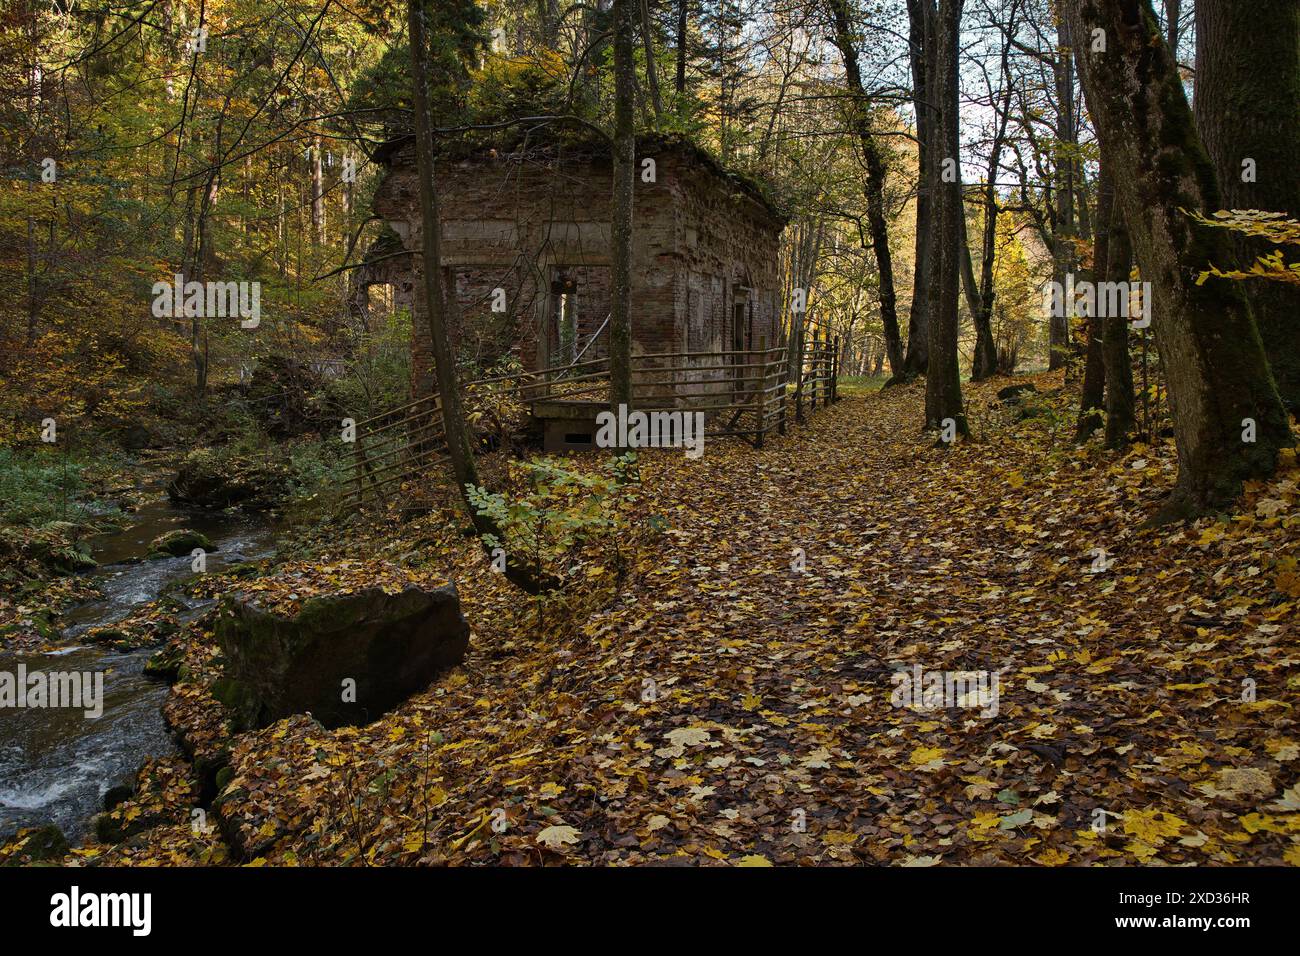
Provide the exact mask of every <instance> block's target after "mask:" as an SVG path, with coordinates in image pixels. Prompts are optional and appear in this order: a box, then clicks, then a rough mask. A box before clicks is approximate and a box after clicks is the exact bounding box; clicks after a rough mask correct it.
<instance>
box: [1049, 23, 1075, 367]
mask: <svg viewBox="0 0 1300 956" xmlns="http://www.w3.org/2000/svg"><path fill="white" fill-rule="evenodd" d="M1052 73H1053V77H1054V79H1055V81H1056V221H1055V229H1054V230H1053V235H1052V240H1053V243H1052V267H1053V269H1052V279H1053V280H1054V281H1056V282H1059V283H1061V284H1062V285H1064V284H1065V281H1066V276H1067V275H1068V274H1069V273H1071V272H1073V271H1074V260H1075V255H1074V229H1075V226H1074V212H1075V206H1074V200H1075V167H1076V157H1077V156H1078V149H1079V132H1078V125H1077V124H1076V122H1075V111H1074V50H1073V47H1072V45H1071V39H1070V26H1069V23H1068V22H1067V21H1062V22H1061V23H1059V24H1058V25H1057V29H1056V57H1055V58H1054V59H1053V60H1052ZM1064 311H1065V312H1067V313H1068V310H1064ZM1048 332H1049V334H1048V347H1049V348H1050V350H1051V351H1050V353H1049V356H1048V368H1053V369H1056V368H1061V367H1062V366H1063V365H1065V363H1066V362H1067V361H1068V360H1069V357H1070V351H1071V348H1072V340H1071V336H1070V318H1069V315H1068V314H1062V315H1055V314H1054V315H1052V316H1051V318H1050V322H1049V325H1048Z"/></svg>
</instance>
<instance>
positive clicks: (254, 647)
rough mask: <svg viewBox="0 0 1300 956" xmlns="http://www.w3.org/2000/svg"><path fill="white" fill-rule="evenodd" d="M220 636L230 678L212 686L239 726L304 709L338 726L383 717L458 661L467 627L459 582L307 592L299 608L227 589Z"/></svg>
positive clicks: (254, 725)
mask: <svg viewBox="0 0 1300 956" xmlns="http://www.w3.org/2000/svg"><path fill="white" fill-rule="evenodd" d="M216 636H217V640H218V642H219V644H220V646H221V650H222V653H223V655H224V657H225V675H224V676H223V677H222V678H220V679H219V680H217V681H216V683H215V684H214V686H213V689H212V690H213V694H214V696H216V698H217V699H218V700H220V701H221V702H222V703H224V704H225V705H226V706H227V707H228V708H229V709H230V710H231V711H232V712H233V716H232V725H233V726H234V727H235V728H236V729H238V730H248V729H255V728H259V727H265V726H266V725H267V724H270V723H272V722H274V721H276V720H279V719H281V718H282V717H287V716H289V715H290V714H302V713H310V714H311V715H312V716H313V717H315V718H316V719H317V720H319V721H320V722H321V723H322V724H323V725H325V726H326V727H338V726H341V725H344V724H362V723H367V722H369V721H371V720H374V719H376V718H377V717H379V716H381V715H382V714H383V713H385V712H386V711H387V710H389V709H391V708H392V707H394V706H396V705H397V704H400V703H401V702H402V701H404V700H406V698H407V697H409V696H410V695H411V694H414V693H416V692H418V691H421V690H423V689H424V688H426V687H428V686H429V684H430V683H431V682H432V680H433V679H434V677H435V676H436V675H437V674H438V672H440V671H442V670H444V669H446V668H448V667H451V666H454V665H455V664H458V663H460V661H461V660H462V659H463V658H464V656H465V651H466V649H467V648H468V646H469V625H468V624H467V623H466V622H465V619H464V617H462V616H461V612H460V598H459V596H458V595H457V593H456V589H455V586H454V585H451V584H448V585H445V586H443V587H440V588H433V589H426V588H421V587H417V586H414V585H412V586H410V587H407V588H406V589H405V590H403V591H401V592H399V593H397V594H389V593H386V592H385V591H384V590H383V589H381V588H377V587H372V588H366V589H365V590H362V591H356V592H352V593H348V594H327V595H321V596H318V597H313V598H309V599H308V600H307V601H305V602H304V603H303V604H302V606H301V609H300V610H299V611H298V613H297V614H289V613H281V612H278V611H271V610H266V609H264V608H263V607H262V606H260V605H259V604H258V603H257V596H256V595H238V594H236V595H227V596H226V597H225V598H224V599H223V602H222V605H221V610H220V612H219V614H218V617H217V625H216Z"/></svg>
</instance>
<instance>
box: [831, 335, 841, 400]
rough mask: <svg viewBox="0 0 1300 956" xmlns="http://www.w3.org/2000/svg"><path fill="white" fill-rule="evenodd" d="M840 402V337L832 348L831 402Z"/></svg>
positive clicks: (836, 337)
mask: <svg viewBox="0 0 1300 956" xmlns="http://www.w3.org/2000/svg"><path fill="white" fill-rule="evenodd" d="M839 400H840V337H839V336H838V335H837V336H835V344H834V345H833V346H831V401H832V402H838V401H839Z"/></svg>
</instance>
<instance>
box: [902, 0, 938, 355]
mask: <svg viewBox="0 0 1300 956" xmlns="http://www.w3.org/2000/svg"><path fill="white" fill-rule="evenodd" d="M934 16H935V13H934V0H907V42H908V60H909V62H910V63H911V69H912V106H913V110H914V112H915V114H916V143H917V148H916V152H917V168H918V174H917V186H916V244H915V252H914V255H913V257H912V266H913V272H912V306H911V310H910V312H909V315H908V321H907V353H906V355H904V357H903V378H904V379H910V378H915V377H916V376H917V375H924V374H925V371H926V369H927V368H928V367H929V364H930V292H931V289H930V282H929V272H930V268H929V261H930V249H931V246H932V245H933V243H932V239H931V231H932V225H931V222H932V220H931V209H930V207H931V202H930V200H931V196H930V187H929V181H928V178H927V177H928V170H929V168H930V147H929V139H930V126H931V125H932V122H933V121H932V118H931V117H932V104H931V102H930V98H929V96H928V90H927V88H926V82H927V78H928V76H929V67H928V66H927V63H928V62H929V56H930V47H931V46H932V43H933V41H932V40H931V38H930V30H931V29H932V27H933V23H934Z"/></svg>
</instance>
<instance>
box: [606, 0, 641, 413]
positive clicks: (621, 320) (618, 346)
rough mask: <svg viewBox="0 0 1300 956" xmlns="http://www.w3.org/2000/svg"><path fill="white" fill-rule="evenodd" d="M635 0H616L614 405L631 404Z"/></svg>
mask: <svg viewBox="0 0 1300 956" xmlns="http://www.w3.org/2000/svg"><path fill="white" fill-rule="evenodd" d="M635 2H636V0H614V24H613V29H614V203H613V212H612V215H613V217H614V222H613V223H612V227H611V234H612V236H613V241H614V248H613V254H612V256H611V259H612V262H613V269H612V273H613V274H612V276H611V289H610V319H609V379H610V388H609V404H610V408H611V409H612V410H613V411H614V413H615V414H617V413H618V406H620V405H625V406H627V407H629V408H630V407H631V405H632V325H631V302H630V301H629V300H630V298H631V291H632V198H633V190H634V188H635V182H636V169H635V166H636V132H635V130H634V128H633V125H632V123H633V118H632V111H633V109H634V108H635V105H636V104H635V95H636V94H635V89H636V88H635V83H636V77H635V75H634V72H633V71H634V70H635V69H636V66H635V63H634V62H633V59H632V51H633V23H634V22H635V16H636V14H635V10H634V8H633V4H634V3H635Z"/></svg>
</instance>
